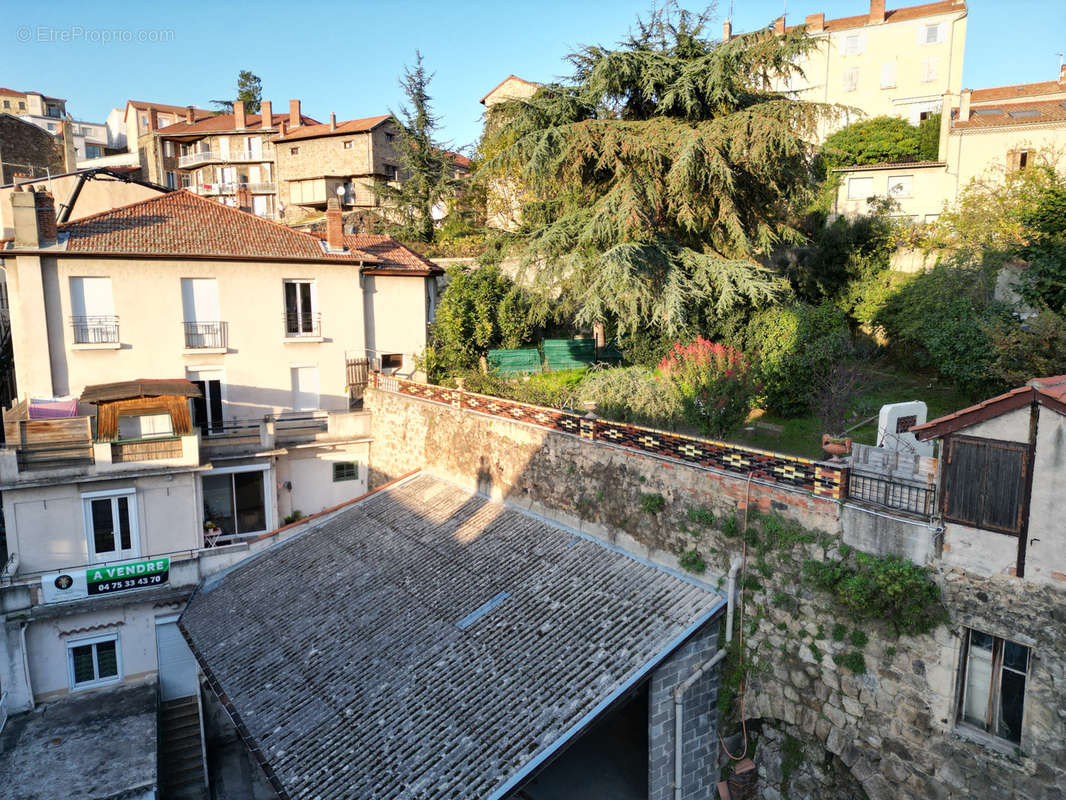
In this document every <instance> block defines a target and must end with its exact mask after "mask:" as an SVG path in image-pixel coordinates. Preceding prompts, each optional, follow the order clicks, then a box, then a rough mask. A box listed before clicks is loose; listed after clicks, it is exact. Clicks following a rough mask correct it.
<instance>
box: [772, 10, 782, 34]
mask: <svg viewBox="0 0 1066 800" xmlns="http://www.w3.org/2000/svg"><path fill="white" fill-rule="evenodd" d="M774 33H776V34H779V35H784V33H785V17H784V15H783V14H782V15H781V16H780V17H778V18H777V19H775V20H774Z"/></svg>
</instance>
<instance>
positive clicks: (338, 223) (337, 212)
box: [326, 197, 344, 250]
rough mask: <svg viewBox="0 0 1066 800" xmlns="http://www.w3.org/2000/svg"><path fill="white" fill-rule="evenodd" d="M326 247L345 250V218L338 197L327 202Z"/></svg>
mask: <svg viewBox="0 0 1066 800" xmlns="http://www.w3.org/2000/svg"><path fill="white" fill-rule="evenodd" d="M326 246H327V247H328V248H329V249H330V250H343V249H344V217H343V216H342V215H341V206H340V201H339V200H337V198H336V197H330V198H329V199H328V200H327V201H326Z"/></svg>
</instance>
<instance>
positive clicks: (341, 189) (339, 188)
mask: <svg viewBox="0 0 1066 800" xmlns="http://www.w3.org/2000/svg"><path fill="white" fill-rule="evenodd" d="M337 197H344V184H343V183H342V184H339V185H338V186H337Z"/></svg>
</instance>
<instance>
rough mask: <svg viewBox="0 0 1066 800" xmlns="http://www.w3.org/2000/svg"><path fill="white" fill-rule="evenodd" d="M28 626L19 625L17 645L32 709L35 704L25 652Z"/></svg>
mask: <svg viewBox="0 0 1066 800" xmlns="http://www.w3.org/2000/svg"><path fill="white" fill-rule="evenodd" d="M29 624H30V623H28V622H23V623H22V624H21V625H19V644H20V645H21V646H22V670H23V672H25V673H26V694H28V695H29V698H30V707H31V708H33V707H34V706H35V705H36V703H35V702H34V700H33V681H32V680H31V679H30V654H29V653H28V652H27V650H26V628H27V627H29Z"/></svg>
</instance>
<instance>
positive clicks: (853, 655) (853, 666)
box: [834, 650, 866, 675]
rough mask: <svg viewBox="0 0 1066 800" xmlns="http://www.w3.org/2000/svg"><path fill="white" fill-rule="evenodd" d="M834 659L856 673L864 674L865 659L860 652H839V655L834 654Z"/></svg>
mask: <svg viewBox="0 0 1066 800" xmlns="http://www.w3.org/2000/svg"><path fill="white" fill-rule="evenodd" d="M834 660H835V661H836V662H837V663H838V664H840V665H841V666H842V667H847V668H848V669H850V670H851V671H852V672H854V673H855V674H856V675H865V674H866V659H865V658H864V657H863V654H862V653H858V652H856V651H854V650H853V651H852V652H850V653H841V654H840V655H839V656H834Z"/></svg>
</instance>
